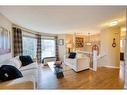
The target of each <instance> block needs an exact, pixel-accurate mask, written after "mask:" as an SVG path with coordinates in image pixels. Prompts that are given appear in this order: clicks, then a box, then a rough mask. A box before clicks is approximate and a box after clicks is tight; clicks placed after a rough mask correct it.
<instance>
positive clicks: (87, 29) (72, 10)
mask: <svg viewBox="0 0 127 95" xmlns="http://www.w3.org/2000/svg"><path fill="white" fill-rule="evenodd" d="M125 8H126V7H119V6H115V7H111V6H110V7H106V6H105V7H101V6H97V7H91V6H89V7H87V6H80V7H79V6H71V7H70V6H66V7H64V6H57V7H56V6H55V7H54V6H38V7H37V6H0V20H1V22H0V29H1V30H0V33H1V34H0V39H1V40H0V41H1V42H0V43H1V44H0V46H1V47H0V49H1V50H0V63H1V66H2V65H3V63H4V64H5V63H7V65H8V64H9V65H10V64H12V65H13V66H16V68H18V69H19V71H20V72H21V73H22V75H23V77H21V78H17V79H13V80H10V81H5V82H1V83H0V88H1V89H124V88H125V87H126V85H125V77H124V75H125V72H124V68H125V64H124V58H123V60H122V62H123V64H121V63H120V57H121V56H120V52H122V53H123V54H124V56H125V44H124V43H125V36H126V34H125V33H126V26H125V25H126V12H125ZM2 31H4V32H5V31H6V33H7V34H8V35H6V33H5V34H4V33H3V32H2ZM2 35H5V39H6V37H7V39H6V40H4V39H3V38H4V37H3V36H2ZM121 40H122V41H121ZM2 43H3V44H2ZM94 51H95V52H94ZM71 53H72V54H74V53H76V55H75V56H76V57H75V58H72V59H68V56H69V55H70V54H71ZM20 55H29V56H30V57H31V58H32V62H34V63H32V64H24V65H23V64H22V66H21V64H20V66H19V65H17V64H13V63H16V62H14V60H15V59H13V57H15V58H17V56H20ZM93 56H94V57H93ZM10 59H11V62H9V63H8V60H9V61H10ZM12 59H13V60H12ZM56 60H57V61H56ZM51 62H54V63H55V62H56V63H58V64H59V63H60V64H61V62H62V64H65V66H63V70H62V71H63V72H62V73H63V76H62V77H61V76H60V77H61V78H57V77H56V75H55V74H54V73H53V72H52V70H51V67H50V66H48V65H49V64H50V63H51ZM54 63H53V64H54ZM28 65H29V66H28ZM120 73H121V74H120ZM119 74H120V76H119ZM101 76H102V77H101ZM84 77H85V79H84ZM111 79H112V80H111ZM111 81H112V82H111ZM100 82H101V83H102V84H100ZM70 84H71V85H70Z"/></svg>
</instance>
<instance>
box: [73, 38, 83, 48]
mask: <svg viewBox="0 0 127 95" xmlns="http://www.w3.org/2000/svg"><path fill="white" fill-rule="evenodd" d="M75 45H76V48H82V47H84V38H82V37H76V39H75Z"/></svg>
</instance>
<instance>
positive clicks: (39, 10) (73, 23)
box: [0, 6, 125, 34]
mask: <svg viewBox="0 0 127 95" xmlns="http://www.w3.org/2000/svg"><path fill="white" fill-rule="evenodd" d="M0 12H1V13H2V14H3V15H5V16H6V17H7V18H8V19H9V20H10V21H12V22H13V23H15V24H18V25H19V26H22V27H24V28H27V29H31V30H34V31H38V32H45V33H54V34H58V33H59V34H60V33H62V34H63V33H74V32H80V33H84V34H87V33H88V32H91V34H94V33H98V32H100V29H101V27H100V24H102V23H103V22H105V21H108V20H111V19H114V17H117V16H122V15H123V14H124V12H125V7H118V6H114V7H111V6H110V7H109V6H100V7H99V6H0Z"/></svg>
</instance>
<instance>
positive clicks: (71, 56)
mask: <svg viewBox="0 0 127 95" xmlns="http://www.w3.org/2000/svg"><path fill="white" fill-rule="evenodd" d="M75 57H76V53H75V52H70V54H69V56H68V58H72V59H74V58H75Z"/></svg>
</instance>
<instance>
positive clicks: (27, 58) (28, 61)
mask: <svg viewBox="0 0 127 95" xmlns="http://www.w3.org/2000/svg"><path fill="white" fill-rule="evenodd" d="M19 59H20V61H21V62H22V66H26V65H29V64H31V63H33V60H32V58H31V57H30V56H20V57H19Z"/></svg>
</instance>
